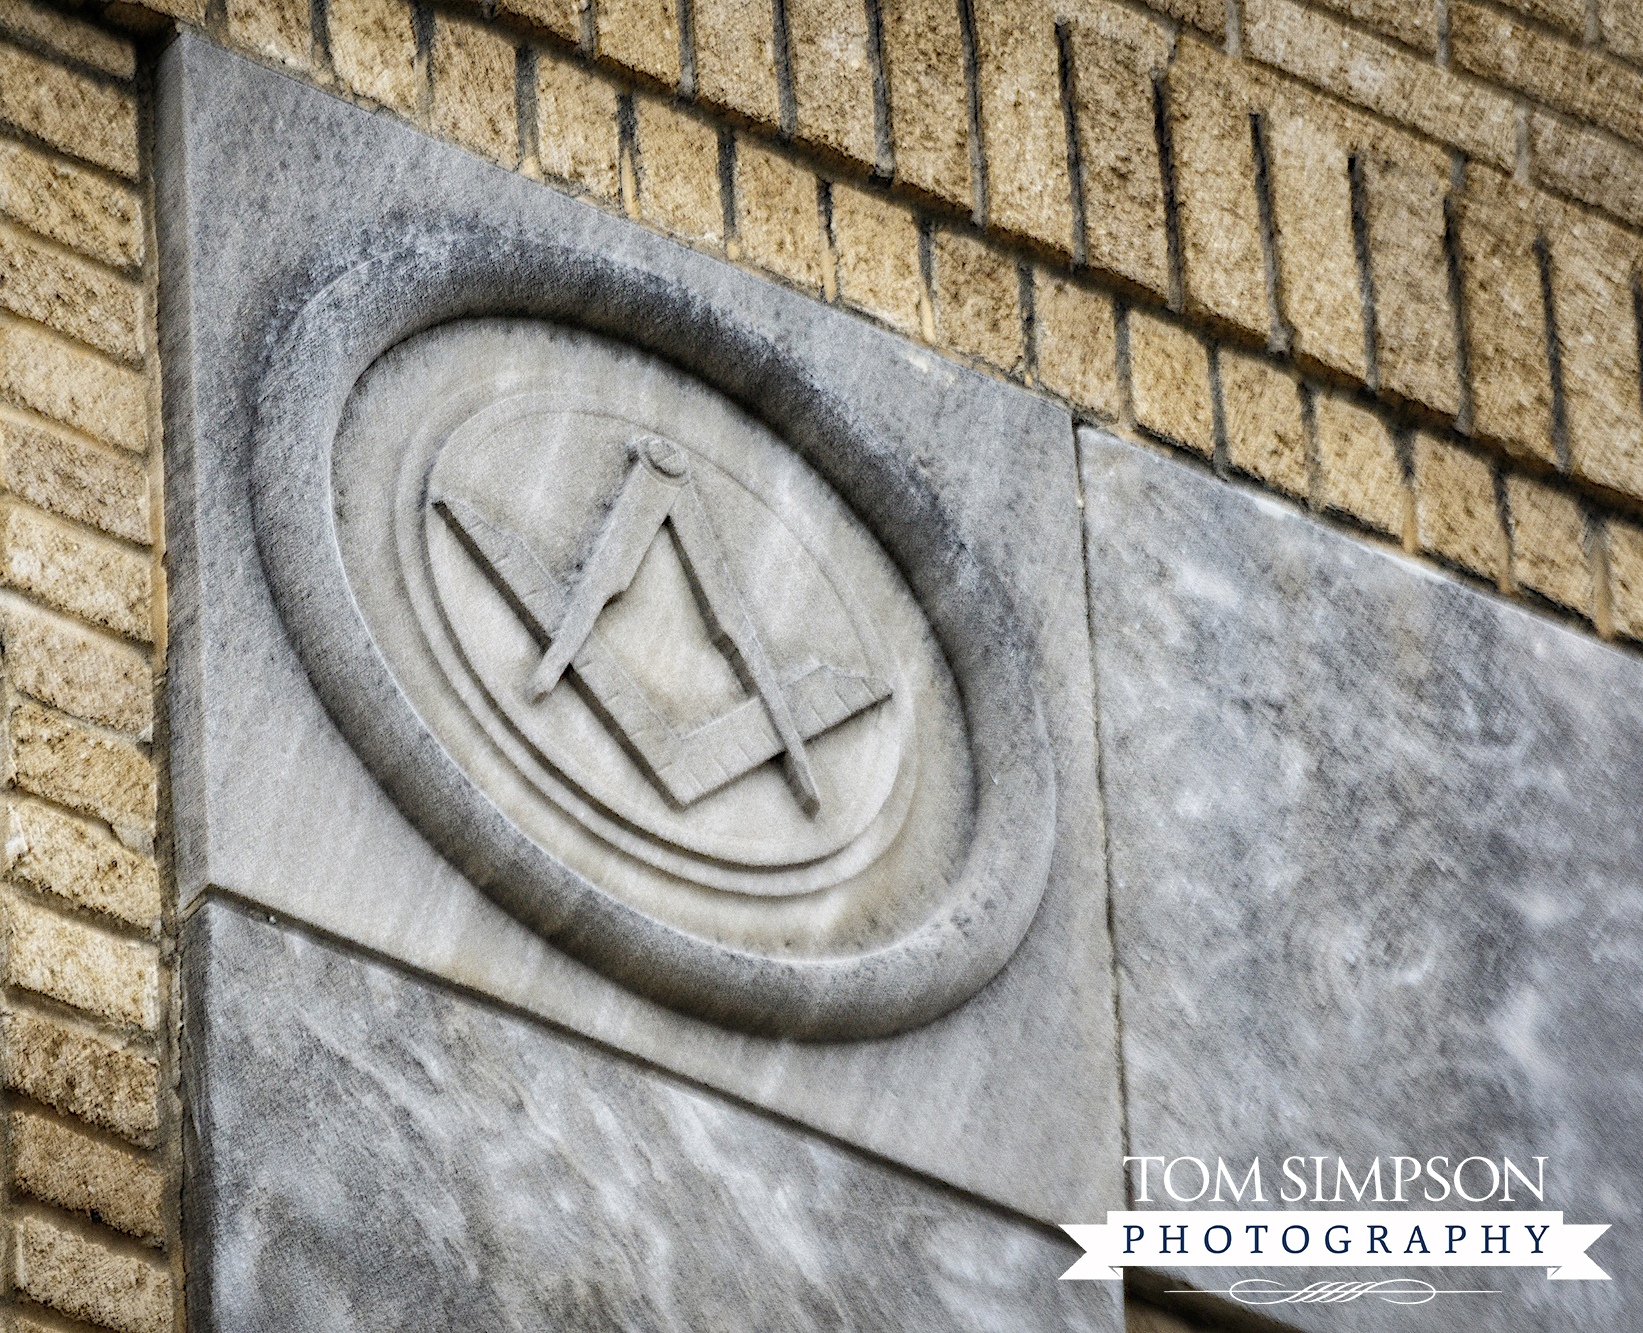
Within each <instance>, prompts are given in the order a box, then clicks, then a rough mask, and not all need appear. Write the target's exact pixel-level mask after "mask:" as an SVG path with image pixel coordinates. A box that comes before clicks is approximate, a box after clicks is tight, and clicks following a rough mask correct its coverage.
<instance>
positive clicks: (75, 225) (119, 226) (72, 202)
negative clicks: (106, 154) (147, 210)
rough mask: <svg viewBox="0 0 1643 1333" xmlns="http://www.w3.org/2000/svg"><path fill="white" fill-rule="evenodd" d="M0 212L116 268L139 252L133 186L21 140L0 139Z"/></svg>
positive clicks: (127, 264) (138, 205)
mask: <svg viewBox="0 0 1643 1333" xmlns="http://www.w3.org/2000/svg"><path fill="white" fill-rule="evenodd" d="M0 212H3V213H5V214H7V215H8V216H9V217H12V218H15V219H16V220H17V221H18V222H21V223H22V224H23V225H24V226H25V227H27V228H28V229H29V230H30V231H35V232H39V233H40V235H42V236H49V237H51V239H52V240H54V241H57V242H60V243H61V244H63V245H66V246H70V247H71V248H73V249H75V250H78V251H80V253H81V254H86V255H90V256H91V257H92V258H93V259H100V260H102V261H103V262H104V263H105V264H113V265H114V266H115V267H117V268H129V267H131V266H132V265H134V264H137V263H139V262H140V261H141V260H142V257H143V219H142V202H141V200H140V199H139V198H138V195H137V192H136V191H135V190H133V189H131V188H130V187H128V186H125V185H121V184H118V183H117V182H115V181H111V180H109V179H108V178H107V177H106V176H103V175H100V174H99V173H97V172H94V171H89V170H87V169H86V168H85V167H82V166H79V165H77V164H76V163H73V162H65V161H63V160H62V159H61V158H57V157H54V156H52V155H51V154H49V153H43V152H41V151H40V150H39V149H36V148H31V147H29V146H28V145H27V144H20V143H13V142H11V141H9V140H0Z"/></svg>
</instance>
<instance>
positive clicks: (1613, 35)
mask: <svg viewBox="0 0 1643 1333" xmlns="http://www.w3.org/2000/svg"><path fill="white" fill-rule="evenodd" d="M1597 17H1598V24H1599V26H1600V27H1601V29H1602V32H1603V41H1604V42H1605V44H1607V46H1608V47H1609V49H1610V50H1611V51H1618V52H1619V53H1620V54H1621V55H1623V56H1625V57H1626V58H1627V59H1628V60H1636V61H1643V8H1640V7H1639V6H1638V4H1637V0H1597Z"/></svg>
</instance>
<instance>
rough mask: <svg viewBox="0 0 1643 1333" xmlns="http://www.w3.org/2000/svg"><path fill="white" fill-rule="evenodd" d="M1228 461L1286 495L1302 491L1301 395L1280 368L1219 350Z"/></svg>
mask: <svg viewBox="0 0 1643 1333" xmlns="http://www.w3.org/2000/svg"><path fill="white" fill-rule="evenodd" d="M1221 402H1222V405H1223V409H1224V412H1225V417H1226V427H1227V461H1228V462H1229V463H1231V464H1232V466H1233V467H1235V468H1239V469H1241V470H1242V471H1244V472H1248V473H1251V474H1253V475H1254V476H1257V477H1259V478H1260V479H1261V480H1262V481H1264V482H1266V483H1267V484H1268V485H1270V486H1275V487H1276V488H1277V489H1278V490H1280V491H1287V492H1289V494H1291V495H1305V494H1306V493H1307V480H1308V479H1307V461H1306V427H1305V425H1304V423H1303V422H1302V420H1301V394H1300V389H1299V386H1298V385H1297V384H1296V382H1295V381H1294V380H1293V379H1292V378H1291V377H1290V376H1289V375H1287V374H1285V373H1284V372H1283V371H1281V370H1279V369H1277V368H1276V367H1274V366H1272V365H1270V364H1268V363H1267V362H1265V361H1263V360H1261V359H1260V358H1259V357H1255V356H1246V355H1245V354H1244V353H1242V352H1233V351H1228V350H1226V349H1225V348H1223V349H1222V351H1221Z"/></svg>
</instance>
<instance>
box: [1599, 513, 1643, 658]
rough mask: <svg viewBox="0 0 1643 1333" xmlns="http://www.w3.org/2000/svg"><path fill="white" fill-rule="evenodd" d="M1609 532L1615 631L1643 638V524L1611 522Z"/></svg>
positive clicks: (1639, 638)
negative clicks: (1636, 525)
mask: <svg viewBox="0 0 1643 1333" xmlns="http://www.w3.org/2000/svg"><path fill="white" fill-rule="evenodd" d="M1607 535H1608V549H1609V595H1610V598H1611V599H1612V602H1613V607H1614V627H1615V633H1617V634H1624V635H1625V636H1626V637H1627V638H1629V639H1637V640H1638V641H1639V642H1643V528H1639V527H1635V526H1633V525H1632V524H1630V523H1620V522H1610V523H1609V525H1608V534H1607Z"/></svg>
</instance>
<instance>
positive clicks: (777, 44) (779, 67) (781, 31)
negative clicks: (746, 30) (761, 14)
mask: <svg viewBox="0 0 1643 1333" xmlns="http://www.w3.org/2000/svg"><path fill="white" fill-rule="evenodd" d="M770 23H771V28H772V32H771V41H772V43H773V46H774V50H775V53H776V107H777V116H778V118H779V120H780V129H781V133H782V137H783V138H787V139H791V138H792V137H793V136H794V135H795V134H797V133H798V132H799V102H798V97H797V95H796V94H795V93H794V91H793V47H792V44H791V39H790V38H789V35H788V26H787V0H771V3H770Z"/></svg>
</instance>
